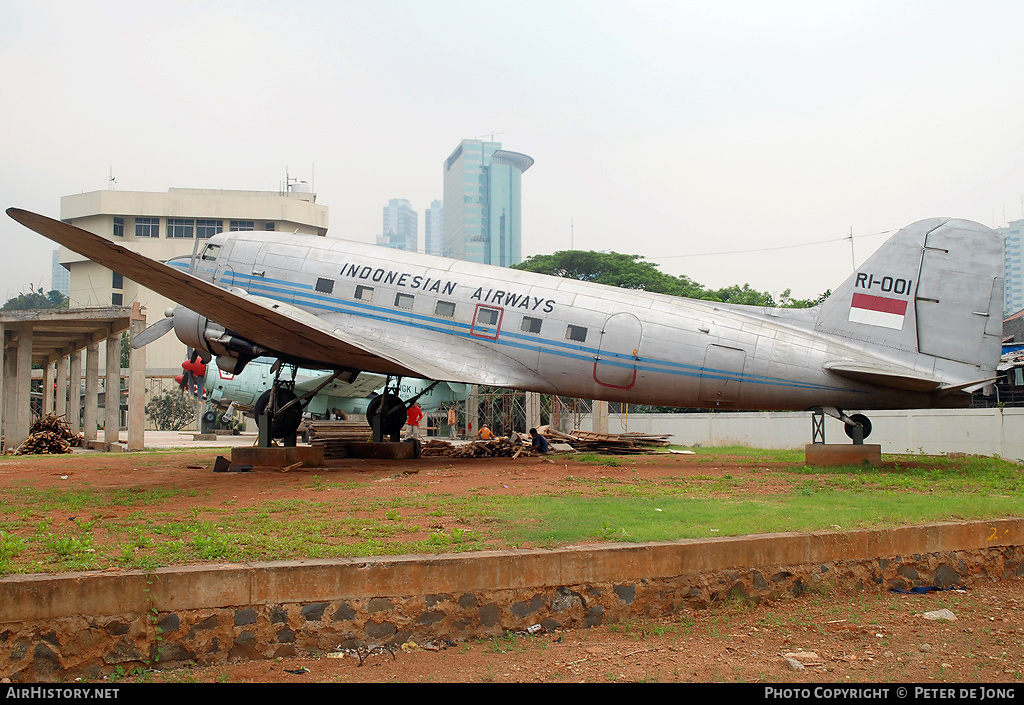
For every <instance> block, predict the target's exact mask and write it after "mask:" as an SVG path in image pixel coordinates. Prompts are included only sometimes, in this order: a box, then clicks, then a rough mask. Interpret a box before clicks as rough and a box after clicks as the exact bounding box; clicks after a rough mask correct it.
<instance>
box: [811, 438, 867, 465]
mask: <svg viewBox="0 0 1024 705" xmlns="http://www.w3.org/2000/svg"><path fill="white" fill-rule="evenodd" d="M804 453H805V454H806V458H807V464H808V465H810V466H811V467H819V468H821V467H831V466H835V465H870V466H872V467H878V466H879V465H881V464H882V446H880V445H878V444H876V443H864V444H862V445H856V444H853V443H848V444H832V443H808V444H807V445H806V446H804Z"/></svg>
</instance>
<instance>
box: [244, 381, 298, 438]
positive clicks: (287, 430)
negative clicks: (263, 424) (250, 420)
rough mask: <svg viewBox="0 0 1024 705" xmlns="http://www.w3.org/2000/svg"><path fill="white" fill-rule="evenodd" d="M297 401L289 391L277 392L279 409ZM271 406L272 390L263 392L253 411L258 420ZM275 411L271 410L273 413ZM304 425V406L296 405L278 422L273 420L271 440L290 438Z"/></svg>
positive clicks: (271, 423) (280, 390)
mask: <svg viewBox="0 0 1024 705" xmlns="http://www.w3.org/2000/svg"><path fill="white" fill-rule="evenodd" d="M292 399H295V394H294V393H293V392H291V391H289V390H287V389H278V390H277V408H278V409H280V408H281V407H282V406H284V405H285V404H287V403H288V402H290V401H291V400H292ZM269 404H270V390H269V389H268V390H267V391H265V392H263V394H261V395H260V398H259V399H257V400H256V406H255V407H253V411H254V412H255V414H256V418H257V419H259V417H260V415H261V414H262V413H263V412H264V410H266V408H267V406H268V405H269ZM272 411H273V410H271V412H272ZM300 423H302V406H300V405H299V404H296V405H295V406H292V407H289V408H288V410H287V411H285V412H284V415H283V416H282V417H281V418H279V419H277V420H276V421H275V420H273V418H271V422H270V437H271V438H285V437H286V436H290V435H292V434H293V433H295V431H297V430H298V428H299V424H300Z"/></svg>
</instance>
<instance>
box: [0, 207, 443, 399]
mask: <svg viewBox="0 0 1024 705" xmlns="http://www.w3.org/2000/svg"><path fill="white" fill-rule="evenodd" d="M7 214H8V215H9V216H10V217H11V218H13V219H14V220H16V221H18V222H19V223H21V224H22V225H24V226H25V227H27V228H29V229H31V230H34V231H36V232H37V233H39V234H40V235H43V236H45V237H47V238H49V239H51V240H53V241H54V242H57V243H59V244H61V245H63V246H64V247H67V248H68V249H70V250H73V251H75V252H77V253H78V254H80V255H83V256H84V257H88V258H89V259H90V260H92V261H93V262H96V263H97V264H100V265H102V266H104V267H107V268H108V269H111V270H113V271H116V272H118V273H120V274H122V275H123V276H125V277H127V278H128V279H131V280H132V281H134V282H137V283H140V284H142V285H144V286H146V287H147V288H149V289H152V290H153V291H155V292H157V293H159V294H162V295H163V296H166V297H167V298H169V299H171V300H172V301H175V302H177V303H178V304H180V305H182V306H184V307H186V308H189V309H191V310H193V311H195V312H197V313H199V314H201V315H203V316H206V317H208V318H209V319H210V320H213V321H216V322H217V323H219V324H220V325H222V326H224V327H225V328H227V329H230V330H231V331H232V332H233V333H236V334H238V335H241V336H244V337H245V338H248V339H250V340H253V341H258V342H260V343H261V344H262V345H266V346H267V347H268V348H271V349H273V350H275V351H276V352H278V353H281V354H283V355H288V356H291V357H293V358H295V359H298V360H304V361H308V362H312V363H321V364H323V365H325V366H328V367H332V368H350V369H354V370H367V371H370V372H379V373H382V374H394V375H402V376H410V377H422V378H425V379H439V380H446V379H456V378H457V377H455V376H454V375H453V370H447V369H445V368H443V367H441V366H439V365H436V364H431V363H429V362H427V361H424V360H422V359H420V358H417V357H415V356H414V355H412V354H411V353H409V352H403V351H401V350H388V351H383V350H375V349H372V348H371V347H370V346H368V345H366V344H364V343H363V342H361V341H357V340H354V339H351V336H349V337H346V336H345V335H344V332H343V331H341V330H339V329H335V328H334V327H333V326H331V325H330V324H329V323H327V322H326V321H324V320H322V319H320V318H317V317H316V316H314V315H312V314H310V313H308V312H306V311H304V310H302V309H299V308H298V307H295V306H290V305H288V304H283V303H281V302H278V301H274V300H272V299H266V298H263V297H258V296H251V295H249V294H247V293H245V292H241V291H238V290H235V291H228V290H225V289H221V288H220V287H217V286H214V285H213V284H210V283H209V282H206V281H203V280H202V279H199V278H198V277H194V276H192V275H191V274H187V273H185V272H182V271H180V270H176V269H174V268H173V267H169V266H167V265H166V264H162V263H160V262H156V261H155V260H151V259H149V258H148V257H144V256H143V255H140V254H138V253H136V252H132V251H131V250H129V249H128V248H126V247H124V246H122V245H119V244H118V243H116V242H111V241H110V240H107V239H106V238H103V237H101V236H99V235H95V234H93V233H90V232H87V231H85V230H82V229H80V228H76V227H74V226H73V225H68V224H67V223H62V222H60V221H59V220H53V219H52V218H47V217H46V216H42V215H38V214H36V213H32V212H30V211H25V210H22V209H19V208H8V209H7Z"/></svg>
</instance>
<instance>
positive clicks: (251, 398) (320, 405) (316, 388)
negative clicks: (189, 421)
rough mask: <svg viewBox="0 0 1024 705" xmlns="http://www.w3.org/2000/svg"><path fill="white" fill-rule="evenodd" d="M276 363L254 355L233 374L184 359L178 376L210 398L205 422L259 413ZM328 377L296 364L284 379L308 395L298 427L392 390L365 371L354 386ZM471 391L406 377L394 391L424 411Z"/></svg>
mask: <svg viewBox="0 0 1024 705" xmlns="http://www.w3.org/2000/svg"><path fill="white" fill-rule="evenodd" d="M274 363H275V360H273V359H271V358H267V357H260V358H256V359H255V360H252V361H251V362H249V363H248V364H247V365H246V366H245V368H244V369H243V371H242V372H240V373H237V374H234V373H231V372H226V371H224V370H222V369H220V367H218V366H217V362H216V360H211V361H210V364H208V365H207V364H204V363H202V362H201V361H196V362H191V361H186V362H184V363H182V368H183V372H184V374H182V375H179V376H178V377H177V378H175V379H176V380H177V381H178V382H179V383H181V384H182V385H183V386H185V387H187V388H188V391H189V392H190V393H191V394H193V395H194V396H200V397H203V398H204V399H206V400H207V402H208V404H209V405H210V406H211V408H210V409H208V411H207V412H206V413H205V414H204V415H205V416H208V418H206V421H207V422H208V423H209V422H212V421H215V420H216V417H217V411H216V409H227V408H229V407H230V408H232V409H233V410H236V411H239V412H250V411H251V412H254V413H255V412H256V410H257V409H263V408H266V406H267V404H268V403H269V395H270V389H271V387H272V385H273V384H274V380H275V377H276V370H275V364H274ZM327 378H328V375H326V374H325V373H324V372H323V371H322V370H311V369H306V368H297V369H295V370H294V376H292V377H291V378H290V379H288V380H286V381H287V382H288V383H289V384H290V385H291V386H290V389H291V391H292V392H293V394H294V395H295V396H298V397H303V398H305V397H307V395H310V396H309V399H308V403H306V404H305V405H304V406H303V407H302V408H301V411H300V412H299V413H298V414H293V415H291V417H292V418H293V419H294V420H295V425H296V427H297V426H298V421H300V420H301V412H302V411H305V412H308V413H309V414H311V415H312V416H313V417H314V418H330V417H331V416H332V413H333V412H334V411H335V410H340V411H342V412H344V413H345V414H346V415H351V414H360V415H366V413H367V409H368V407H369V406H370V404H372V403H373V400H374V399H376V398H377V397H379V396H380V395H382V394H386V393H389V390H388V389H387V388H386V386H385V385H386V383H387V380H386V378H384V377H382V376H380V375H372V374H361V375H359V377H358V379H357V380H356V381H355V382H354V383H352V384H348V383H345V382H340V381H338V380H333V381H331V382H329V383H328V384H326V385H324V382H325V381H327ZM469 391H470V387H469V385H466V384H455V383H447V384H437V385H436V384H434V383H433V382H430V381H429V380H423V379H404V380H401V382H400V383H399V384H398V387H397V389H394V390H393V391H392V392H391V393H396V394H399V395H400V396H401V398H402V399H404V400H408V399H411V398H415V399H417V400H418V403H419V405H420V407H421V408H422V409H423V411H424V412H426V413H431V412H434V411H437V410H438V409H447V408H448V407H449V406H451V405H452V404H454V403H456V402H459V401H465V400H466V399H468V398H469Z"/></svg>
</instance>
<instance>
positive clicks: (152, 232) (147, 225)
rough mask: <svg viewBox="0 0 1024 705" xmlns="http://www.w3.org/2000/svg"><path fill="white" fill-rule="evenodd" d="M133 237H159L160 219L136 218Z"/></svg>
mask: <svg viewBox="0 0 1024 705" xmlns="http://www.w3.org/2000/svg"><path fill="white" fill-rule="evenodd" d="M135 237H160V219H159V218H136V219H135Z"/></svg>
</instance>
